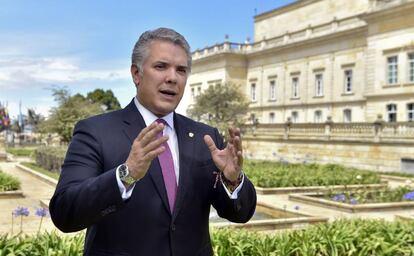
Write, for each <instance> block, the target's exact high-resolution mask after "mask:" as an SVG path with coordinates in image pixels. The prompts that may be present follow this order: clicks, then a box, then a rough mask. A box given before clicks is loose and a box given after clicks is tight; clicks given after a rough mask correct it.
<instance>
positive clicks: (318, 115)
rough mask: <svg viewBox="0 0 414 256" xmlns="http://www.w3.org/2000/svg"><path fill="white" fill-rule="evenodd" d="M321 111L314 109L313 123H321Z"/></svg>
mask: <svg viewBox="0 0 414 256" xmlns="http://www.w3.org/2000/svg"><path fill="white" fill-rule="evenodd" d="M322 121H323V120H322V111H320V110H316V111H315V115H314V122H315V123H322Z"/></svg>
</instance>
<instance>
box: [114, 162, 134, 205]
mask: <svg viewBox="0 0 414 256" xmlns="http://www.w3.org/2000/svg"><path fill="white" fill-rule="evenodd" d="M115 175H116V182H117V183H118V187H119V192H120V193H121V197H122V200H124V201H125V200H127V199H129V198H130V197H131V195H132V191H133V190H134V187H135V183H134V184H133V185H132V186H131V187H129V188H128V189H127V188H126V187H125V185H124V183H123V182H122V180H121V178H119V173H118V171H117V170H116V169H115Z"/></svg>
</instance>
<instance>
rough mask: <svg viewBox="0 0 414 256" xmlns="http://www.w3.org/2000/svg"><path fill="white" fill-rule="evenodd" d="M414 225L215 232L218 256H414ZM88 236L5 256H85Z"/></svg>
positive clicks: (19, 242)
mask: <svg viewBox="0 0 414 256" xmlns="http://www.w3.org/2000/svg"><path fill="white" fill-rule="evenodd" d="M413 225H414V222H387V221H383V220H360V219H356V220H355V219H354V220H345V219H344V220H340V221H335V222H333V223H328V224H320V225H315V226H310V227H308V228H307V229H304V230H294V231H283V232H277V233H275V234H262V233H256V232H251V231H246V230H238V229H213V230H212V243H213V249H214V255H217V256H239V255H244V256H250V255H251V256H253V255H254V256H256V255H257V256H264V255H266V256H268V255H275V256H276V255H277V256H313V255H318V256H335V255H338V256H342V255H344V256H345V255H347V256H353V255H355V256H356V255H360V256H365V255H376V256H386V255H390V256H400V255H401V256H402V255H414V229H413ZM84 238H85V235H84V233H78V234H77V235H75V236H59V235H57V234H56V233H53V232H52V233H42V234H40V235H38V236H13V237H11V236H7V235H2V236H0V255H33V256H37V255H39V256H40V255H42V256H43V255H62V256H63V255H64V256H72V255H81V254H82V250H83V240H84Z"/></svg>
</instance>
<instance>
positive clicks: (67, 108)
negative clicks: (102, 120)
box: [39, 88, 103, 142]
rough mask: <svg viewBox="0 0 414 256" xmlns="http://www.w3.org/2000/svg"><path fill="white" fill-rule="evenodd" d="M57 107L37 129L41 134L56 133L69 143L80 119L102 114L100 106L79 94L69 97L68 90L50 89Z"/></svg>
mask: <svg viewBox="0 0 414 256" xmlns="http://www.w3.org/2000/svg"><path fill="white" fill-rule="evenodd" d="M52 91H53V96H54V97H55V101H56V102H58V104H59V105H58V106H57V107H54V108H52V110H51V111H50V116H49V118H48V119H47V120H45V121H43V122H41V124H40V125H39V129H40V131H41V132H43V133H57V134H59V135H60V136H61V139H62V141H63V142H69V141H70V139H71V138H72V133H73V128H74V126H75V124H76V123H77V122H78V121H79V120H82V119H85V118H87V117H90V116H93V115H97V114H100V113H102V112H103V110H102V108H101V107H100V104H98V103H92V102H90V101H89V100H86V99H85V97H83V96H82V95H80V94H76V95H74V96H70V93H69V91H68V90H66V89H63V88H60V89H57V88H54V89H52Z"/></svg>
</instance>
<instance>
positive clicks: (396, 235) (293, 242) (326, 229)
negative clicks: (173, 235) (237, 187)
mask: <svg viewBox="0 0 414 256" xmlns="http://www.w3.org/2000/svg"><path fill="white" fill-rule="evenodd" d="M413 224H414V223H413V222H407V223H404V222H386V221H383V220H362V219H353V220H346V219H343V220H338V221H335V222H333V223H328V224H319V225H315V226H311V227H308V228H307V229H305V230H295V231H286V232H279V233H276V234H271V235H264V234H260V233H255V232H249V231H246V230H235V229H219V230H213V236H212V243H213V248H214V255H220V256H221V255H226V256H239V255H244V256H250V255H263V256H264V255H275V256H276V255H277V256H302V255H303V256H308V255H318V256H335V255H338V256H342V255H344V256H345V255H347V256H353V255H355V256H357V255H358V256H359V255H360V256H365V255H376V256H385V255H393V256H398V255H401V256H402V255H413V253H414V231H413V228H412V227H413Z"/></svg>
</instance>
